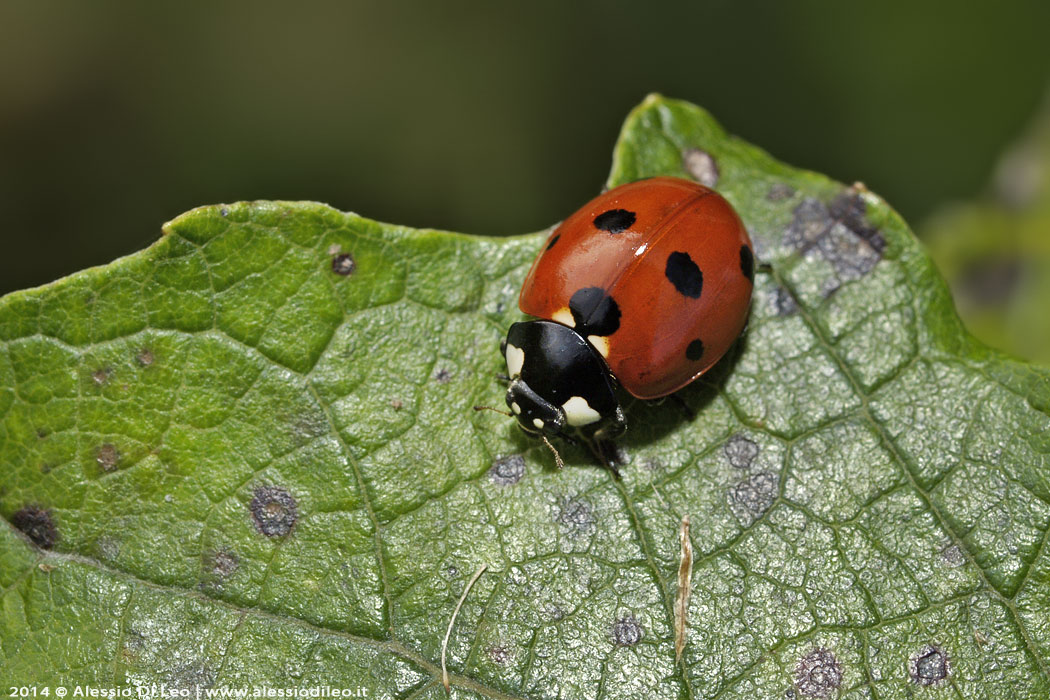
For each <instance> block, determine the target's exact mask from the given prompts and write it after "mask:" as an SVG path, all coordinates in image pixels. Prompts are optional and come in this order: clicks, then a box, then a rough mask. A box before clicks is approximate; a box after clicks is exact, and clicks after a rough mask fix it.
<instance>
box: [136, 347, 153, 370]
mask: <svg viewBox="0 0 1050 700" xmlns="http://www.w3.org/2000/svg"><path fill="white" fill-rule="evenodd" d="M153 360H154V357H153V351H152V350H150V349H149V348H142V349H141V350H139V353H138V354H137V355H135V362H137V363H138V364H139V366H140V367H149V366H150V365H152V364H153Z"/></svg>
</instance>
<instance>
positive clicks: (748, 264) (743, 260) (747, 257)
mask: <svg viewBox="0 0 1050 700" xmlns="http://www.w3.org/2000/svg"><path fill="white" fill-rule="evenodd" d="M740 271H741V272H743V273H744V277H747V278H748V280H750V281H751V282H754V281H755V254H754V253H752V252H751V248H749V247H748V246H746V245H742V246H740Z"/></svg>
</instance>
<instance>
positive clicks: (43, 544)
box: [11, 505, 58, 549]
mask: <svg viewBox="0 0 1050 700" xmlns="http://www.w3.org/2000/svg"><path fill="white" fill-rule="evenodd" d="M11 524H12V525H14V526H15V529H16V530H18V531H19V532H21V533H22V534H24V535H25V536H26V537H28V538H29V539H30V540H32V542H33V544H35V545H36V546H37V547H40V548H41V549H51V548H52V547H54V546H55V543H56V542H58V528H57V527H55V520H54V518H53V517H51V511H49V510H46V509H44V508H41V507H39V506H32V505H30V506H25V507H24V508H22V509H21V510H19V511H17V512H16V513H15V514H14V515H13V516H11Z"/></svg>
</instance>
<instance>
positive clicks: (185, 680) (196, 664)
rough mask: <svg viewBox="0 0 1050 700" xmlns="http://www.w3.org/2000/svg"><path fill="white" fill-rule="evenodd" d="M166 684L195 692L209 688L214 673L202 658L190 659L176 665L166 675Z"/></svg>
mask: <svg viewBox="0 0 1050 700" xmlns="http://www.w3.org/2000/svg"><path fill="white" fill-rule="evenodd" d="M167 681H168V685H169V686H171V687H172V688H177V689H179V690H188V691H191V692H193V693H196V692H197V691H198V690H200V689H203V688H210V687H212V685H213V684H214V683H215V673H214V671H212V670H211V669H210V668H209V667H208V666H207V664H205V663H204V661H202V660H195V661H190V662H189V663H185V664H182V665H180V666H177V667H176V668H175V669H174V670H172V671H171V673H170V674H169V675H168V679H167Z"/></svg>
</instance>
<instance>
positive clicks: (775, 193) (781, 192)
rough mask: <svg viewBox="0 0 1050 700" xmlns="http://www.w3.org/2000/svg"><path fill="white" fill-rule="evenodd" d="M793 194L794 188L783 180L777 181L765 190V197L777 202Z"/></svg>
mask: <svg viewBox="0 0 1050 700" xmlns="http://www.w3.org/2000/svg"><path fill="white" fill-rule="evenodd" d="M794 196H795V188H794V187H792V186H791V185H788V184H787V183H784V182H777V183H775V184H774V185H773V186H772V187H770V188H769V191H768V192H766V199H768V200H769V201H771V202H779V201H781V200H784V199H790V198H791V197H794Z"/></svg>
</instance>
